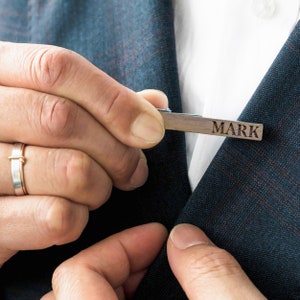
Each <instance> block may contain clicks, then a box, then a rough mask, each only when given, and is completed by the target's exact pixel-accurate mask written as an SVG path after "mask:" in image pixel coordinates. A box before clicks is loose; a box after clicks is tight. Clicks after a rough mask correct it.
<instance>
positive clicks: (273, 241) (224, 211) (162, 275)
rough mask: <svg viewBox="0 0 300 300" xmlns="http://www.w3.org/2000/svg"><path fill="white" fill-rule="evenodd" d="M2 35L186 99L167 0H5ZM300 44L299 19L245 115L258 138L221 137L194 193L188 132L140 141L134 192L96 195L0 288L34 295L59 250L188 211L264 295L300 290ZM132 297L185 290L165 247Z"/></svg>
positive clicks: (176, 107) (63, 255) (183, 217)
mask: <svg viewBox="0 0 300 300" xmlns="http://www.w3.org/2000/svg"><path fill="white" fill-rule="evenodd" d="M0 40H6V41H16V42H30V43H47V44H54V45H58V46H62V47H66V48H68V49H71V50H74V51H76V52H78V53H80V54H82V55H83V56H85V57H86V58H87V59H89V60H90V61H91V62H92V63H94V64H95V65H97V66H98V67H99V68H101V69H102V70H104V71H105V72H107V73H108V74H109V75H111V76H113V77H114V78H115V79H117V80H118V81H120V82H121V83H123V84H124V85H126V86H128V87H129V88H132V89H134V90H136V91H139V90H142V89H145V88H157V89H161V90H163V91H164V92H165V93H166V94H167V95H168V97H169V101H170V108H171V109H172V110H173V111H178V112H180V111H181V103H180V93H179V87H178V76H177V67H176V54H175V43H174V28H173V14H172V5H171V1H161V0H109V1H108V0H107V1H93V0H86V1H79V0H72V1H68V0H64V1H62V0H48V1H34V0H29V1H25V0H23V1H22V0H11V1H5V0H0ZM299 48H300V47H299V26H298V27H297V28H296V29H295V31H294V33H293V34H292V35H291V37H290V39H289V41H288V42H287V44H286V46H285V48H284V49H283V50H282V52H281V53H280V55H279V57H278V59H277V60H276V62H274V64H273V67H272V69H271V70H270V72H269V74H268V75H267V76H266V78H265V79H264V81H263V82H262V83H261V85H260V87H259V88H258V89H257V92H256V94H255V95H254V97H253V98H252V100H251V102H250V103H249V105H248V106H247V108H246V109H245V111H244V113H243V115H242V116H241V118H243V120H245V121H247V120H249V121H251V122H262V123H264V124H265V137H264V141H263V142H259V143H257V142H247V141H241V140H239V141H237V140H228V141H226V142H225V144H224V145H223V147H222V148H221V149H220V151H219V153H218V155H217V157H216V159H215V160H214V161H213V163H212V164H211V166H210V167H209V169H208V171H207V173H206V175H205V176H204V178H203V180H202V181H201V182H200V183H199V186H198V187H197V189H196V191H195V192H194V193H193V194H192V195H191V191H190V187H189V182H188V176H187V166H186V153H185V143H184V134H183V133H179V132H167V133H166V136H165V138H164V140H163V141H162V142H161V143H160V144H159V145H158V146H157V147H155V148H153V149H150V150H147V151H145V153H146V156H147V158H148V164H149V170H150V174H149V179H148V181H147V183H146V184H145V185H144V186H143V187H141V188H139V189H137V190H135V191H132V192H122V191H119V190H116V189H115V190H114V191H113V193H112V196H111V198H110V199H109V201H108V202H107V203H106V204H105V205H104V206H103V207H101V208H99V209H97V210H96V211H93V212H91V214H90V220H89V223H88V225H87V227H86V229H85V231H84V232H83V234H82V236H81V237H80V238H79V239H78V240H77V241H76V242H74V243H71V244H68V245H64V246H58V247H51V248H49V249H45V250H38V251H24V252H20V253H18V254H17V255H16V256H14V257H13V258H12V259H11V260H9V261H8V262H7V263H6V264H5V265H4V266H3V268H2V269H0V299H22V300H26V299H30V300H32V299H39V298H40V297H41V296H42V295H43V294H44V293H46V292H48V290H49V289H50V288H51V274H52V272H53V270H54V269H55V267H56V266H57V265H58V264H59V263H60V262H62V261H64V260H65V259H67V258H69V257H71V256H72V255H74V254H76V253H77V252H78V251H80V250H81V249H84V248H86V247H88V246H89V245H91V244H93V243H95V242H97V241H99V240H100V239H102V238H104V237H106V236H108V235H110V234H112V233H114V232H118V231H120V230H122V229H124V228H128V227H130V226H134V225H138V224H142V223H146V222H150V221H157V222H161V223H163V224H164V225H165V226H167V228H168V229H171V228H172V227H173V225H174V224H175V223H178V222H186V221H187V222H191V223H194V224H197V225H199V226H201V227H202V228H203V229H204V230H205V231H206V232H207V234H208V235H209V236H210V237H211V238H212V239H213V241H214V242H215V243H216V244H218V245H220V246H221V247H224V248H225V249H227V250H229V251H230V252H231V253H232V254H233V255H234V256H236V257H237V259H238V260H239V262H240V263H241V264H242V266H243V267H244V269H245V270H246V272H247V273H248V274H249V276H250V277H251V279H252V280H253V281H254V283H255V284H256V285H257V286H258V287H259V288H260V289H261V290H262V292H263V293H265V295H266V296H267V297H269V298H270V299H276V298H277V299H287V298H295V296H297V293H298V294H299V284H298V283H299V282H300V280H299V273H300V272H299V248H300V247H299V246H300V245H299V227H300V226H299V198H300V194H299V193H300V192H299V177H300V174H299V139H300V138H299V125H300V124H299V119H300V117H299V111H300V110H299V109H300V107H299V103H300V102H299V99H300V94H299V77H300V75H299ZM95 138H97V137H95ZM99 138H101V137H99ZM127 199H129V200H127ZM179 215H180V217H179V219H178V216H179ZM107 216H110V218H107ZM177 219H178V220H177ZM176 220H177V221H176ZM297 276H298V277H297ZM297 284H298V286H297ZM297 289H298V290H297ZM136 298H137V299H142V300H144V299H155V300H158V299H184V298H185V296H184V294H183V293H182V291H181V289H180V287H179V285H178V283H177V282H176V280H175V279H174V277H173V276H172V274H171V272H170V269H169V268H168V264H167V261H166V257H165V252H164V251H162V253H161V254H160V256H159V257H158V259H157V261H156V262H155V263H154V264H153V266H152V268H151V270H150V271H149V273H148V275H147V276H146V278H145V280H144V281H143V283H142V285H141V287H140V289H139V291H138V293H137V295H136Z"/></svg>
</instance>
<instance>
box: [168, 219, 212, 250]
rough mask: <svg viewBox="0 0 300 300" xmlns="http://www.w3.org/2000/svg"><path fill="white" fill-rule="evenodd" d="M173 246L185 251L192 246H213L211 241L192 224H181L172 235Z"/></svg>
mask: <svg viewBox="0 0 300 300" xmlns="http://www.w3.org/2000/svg"><path fill="white" fill-rule="evenodd" d="M170 239H171V241H172V242H173V245H174V246H175V247H176V248H178V249H180V250H184V249H187V248H189V247H192V246H196V245H202V244H211V241H210V240H209V239H208V237H207V236H206V235H205V233H204V232H203V231H201V230H200V229H199V228H198V227H196V226H194V225H190V224H179V225H177V226H175V227H174V228H173V230H172V231H171V233H170Z"/></svg>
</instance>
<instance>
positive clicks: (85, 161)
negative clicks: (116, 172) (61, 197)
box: [63, 150, 112, 209]
mask: <svg viewBox="0 0 300 300" xmlns="http://www.w3.org/2000/svg"><path fill="white" fill-rule="evenodd" d="M95 167H96V164H95V162H94V161H93V160H92V159H91V158H90V157H89V156H88V155H87V154H85V153H83V152H80V151H77V150H71V152H70V154H69V155H68V158H67V161H66V163H65V167H64V172H63V174H64V175H63V181H64V182H65V186H66V187H67V190H69V191H71V193H72V195H73V197H78V195H81V196H80V197H81V198H82V200H81V201H84V202H86V204H87V205H89V208H90V209H96V208H98V207H99V206H100V205H101V204H102V203H103V202H105V201H106V200H107V199H108V198H109V196H110V194H111V189H112V183H111V180H110V178H109V177H108V176H107V175H106V173H102V174H101V182H96V181H95V180H94V179H92V178H91V176H92V174H95V173H94V168H95ZM99 181H100V180H99Z"/></svg>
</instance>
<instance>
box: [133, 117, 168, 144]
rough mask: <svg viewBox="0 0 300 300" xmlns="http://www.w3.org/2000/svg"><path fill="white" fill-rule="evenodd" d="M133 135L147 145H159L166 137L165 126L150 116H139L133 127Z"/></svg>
mask: <svg viewBox="0 0 300 300" xmlns="http://www.w3.org/2000/svg"><path fill="white" fill-rule="evenodd" d="M131 131H132V134H133V135H134V136H136V137H138V138H140V139H143V140H144V141H146V143H149V144H153V143H158V142H159V141H160V140H161V139H162V138H163V135H164V128H163V124H162V123H160V122H159V121H158V120H157V119H156V118H155V117H153V116H151V115H149V114H146V113H144V114H141V115H139V116H138V117H137V118H136V119H135V121H134V122H133V124H132V126H131Z"/></svg>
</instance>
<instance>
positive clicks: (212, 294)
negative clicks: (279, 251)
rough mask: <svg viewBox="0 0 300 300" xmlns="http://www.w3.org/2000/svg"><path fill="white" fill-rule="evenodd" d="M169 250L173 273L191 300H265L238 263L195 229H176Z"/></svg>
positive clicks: (180, 227) (172, 234) (185, 227)
mask: <svg viewBox="0 0 300 300" xmlns="http://www.w3.org/2000/svg"><path fill="white" fill-rule="evenodd" d="M167 249H168V259H169V263H170V266H171V269H172V271H173V273H174V275H175V276H176V278H177V280H178V281H179V283H180V285H181V286H182V288H183V290H184V291H185V293H186V295H187V297H188V298H189V299H191V300H198V299H199V300H200V299H201V300H205V299H208V300H211V299H236V300H241V299H245V300H246V299H247V300H250V299H253V300H258V299H266V298H265V297H264V296H263V295H262V294H261V293H260V291H259V290H258V289H257V288H256V287H255V286H254V285H253V283H252V282H251V281H250V280H249V278H248V277H247V275H246V274H245V273H244V271H243V270H242V268H241V266H240V265H239V264H238V262H237V261H236V260H235V259H234V258H233V257H232V256H231V255H230V254H229V253H228V252H226V251H225V250H223V249H220V248H218V247H217V246H215V245H214V244H213V243H212V242H211V241H210V240H209V239H208V237H207V236H206V235H205V233H204V232H203V231H201V230H200V229H199V228H197V227H196V226H193V225H189V224H181V225H177V226H176V227H175V228H174V229H173V230H172V232H171V234H170V238H169V240H168V245H167Z"/></svg>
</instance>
